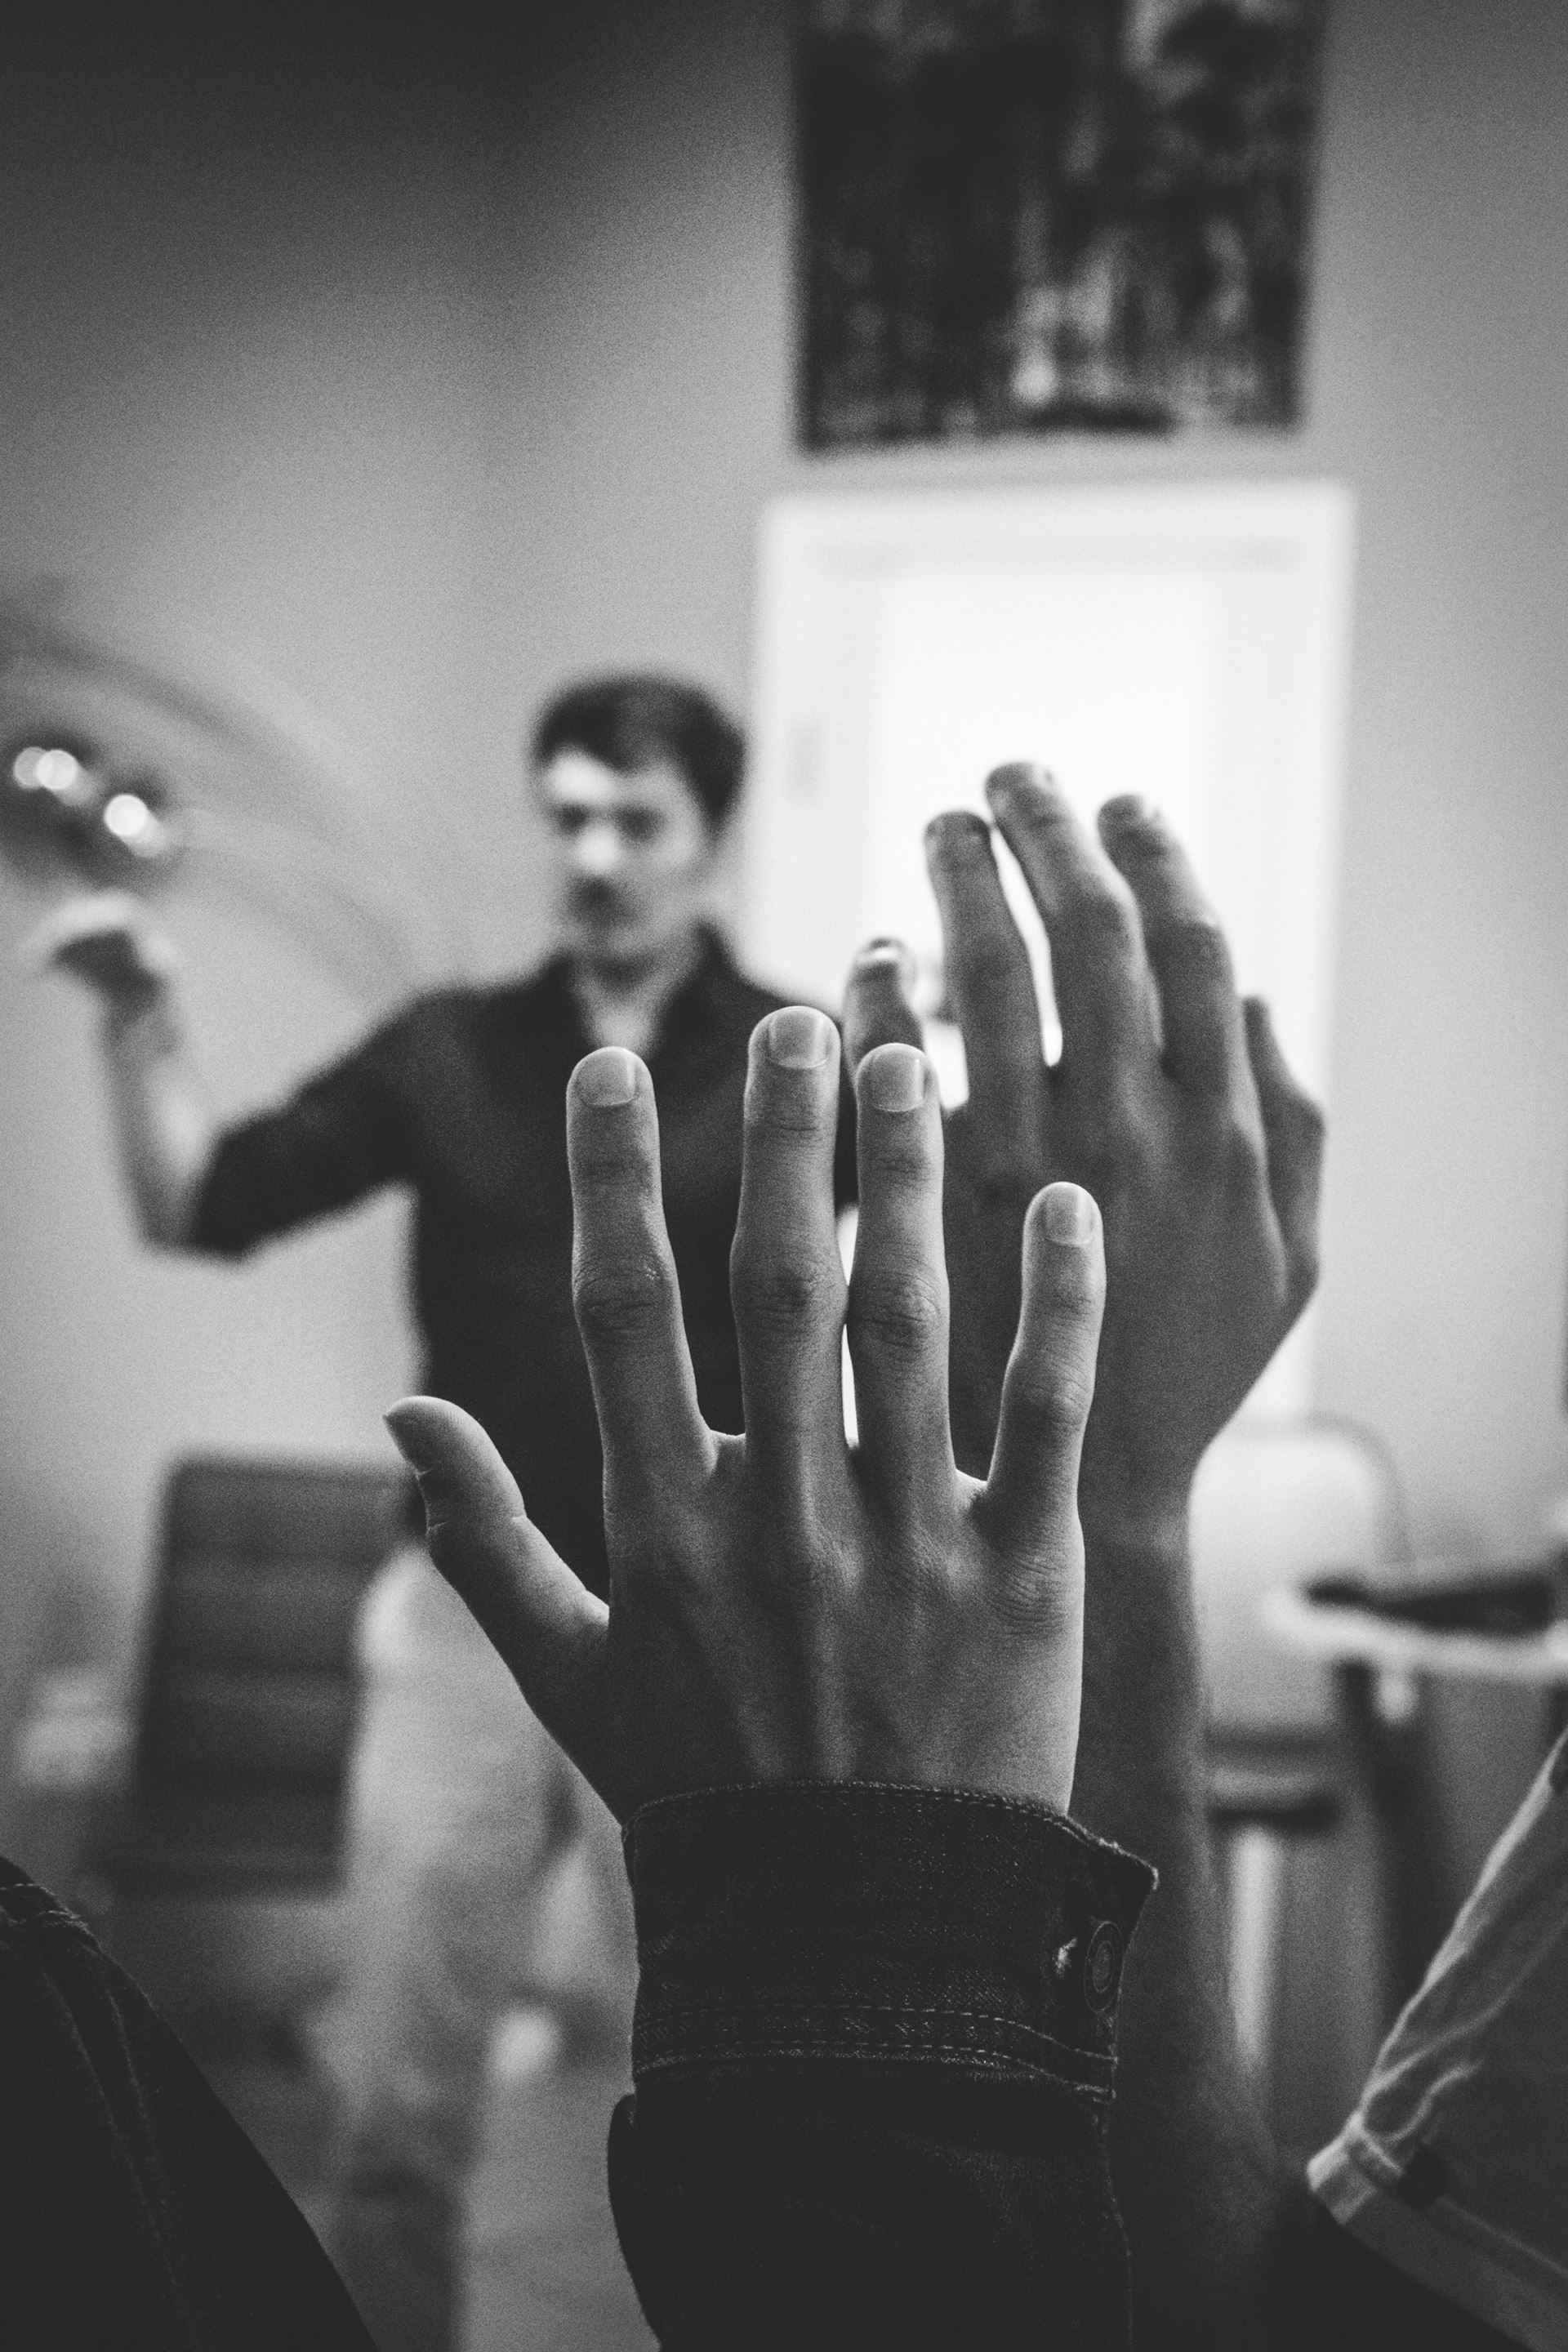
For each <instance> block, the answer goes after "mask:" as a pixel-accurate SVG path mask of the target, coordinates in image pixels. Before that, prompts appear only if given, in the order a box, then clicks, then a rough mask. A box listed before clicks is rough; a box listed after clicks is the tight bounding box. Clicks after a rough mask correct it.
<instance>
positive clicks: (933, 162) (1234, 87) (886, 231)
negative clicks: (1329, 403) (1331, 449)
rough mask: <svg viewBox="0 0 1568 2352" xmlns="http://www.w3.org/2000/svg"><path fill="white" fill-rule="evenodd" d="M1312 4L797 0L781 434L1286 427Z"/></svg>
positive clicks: (1308, 182) (1290, 417)
mask: <svg viewBox="0 0 1568 2352" xmlns="http://www.w3.org/2000/svg"><path fill="white" fill-rule="evenodd" d="M1322 13H1323V0H802V20H801V28H800V53H799V61H798V80H797V108H798V122H797V128H798V153H799V174H800V199H801V254H800V262H801V288H800V303H801V371H800V417H801V433H802V438H803V439H804V441H805V444H806V446H808V447H810V448H814V449H837V448H855V447H866V446H875V445H878V444H883V443H889V442H909V441H963V440H971V439H974V438H978V437H982V436H990V435H995V434H1003V433H1032V432H1042V431H1057V430H1062V429H1072V428H1077V429H1080V430H1082V429H1089V430H1100V431H1128V430H1132V431H1163V430H1166V429H1168V428H1171V427H1173V426H1176V425H1194V424H1195V425H1275V426H1279V425H1290V424H1292V423H1293V422H1294V421H1295V419H1296V417H1297V415H1298V414H1299V410H1300V373H1301V342H1302V328H1303V321H1304V317H1305V312H1306V304H1307V262H1308V246H1309V236H1308V231H1309V225H1310V209H1311V194H1312V177H1313V158H1314V153H1315V148H1316V133H1317V121H1318V106H1319V82H1320V52H1321V27H1322Z"/></svg>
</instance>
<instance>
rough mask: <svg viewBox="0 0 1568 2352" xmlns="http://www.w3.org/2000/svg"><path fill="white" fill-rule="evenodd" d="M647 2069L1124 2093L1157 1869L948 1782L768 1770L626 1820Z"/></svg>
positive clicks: (1055, 1822) (638, 2071)
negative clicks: (946, 2080) (896, 2077)
mask: <svg viewBox="0 0 1568 2352" xmlns="http://www.w3.org/2000/svg"><path fill="white" fill-rule="evenodd" d="M625 1844H626V1868H627V1872H628V1874H629V1875H630V1878H631V1885H632V1897H633V1902H634V1904H635V1906H636V1911H637V1952H638V1958H639V1962H640V1967H641V1975H640V1979H639V1982H638V1987H637V2015H636V2020H635V2022H634V2026H633V2032H632V2068H633V2073H634V2075H635V2076H636V2078H637V2081H638V2082H639V2083H641V2082H644V2081H646V2080H648V2079H650V2078H652V2077H656V2076H658V2077H661V2078H668V2076H670V2075H671V2074H678V2073H680V2072H683V2071H685V2072H696V2071H701V2072H704V2073H707V2072H710V2071H711V2070H712V2069H713V2068H715V2067H736V2066H745V2067H752V2068H755V2067H758V2066H763V2065H765V2066H770V2067H778V2066H783V2067H789V2066H791V2065H794V2064H798V2063H802V2062H805V2063H810V2064H811V2065H812V2066H813V2067H818V2066H821V2065H823V2064H824V2063H828V2064H838V2065H847V2066H855V2067H865V2066H867V2065H873V2064H874V2065H883V2066H885V2065H888V2064H897V2065H903V2066H910V2065H915V2066H928V2067H929V2066H940V2067H944V2068H947V2069H950V2070H956V2071H958V2072H960V2073H963V2074H968V2075H970V2076H978V2077H984V2078H985V2079H987V2080H990V2081H1013V2082H1031V2081H1040V2080H1049V2081H1052V2082H1055V2083H1058V2084H1065V2085H1066V2086H1068V2088H1070V2089H1072V2090H1075V2091H1077V2092H1079V2093H1080V2094H1081V2095H1085V2096H1087V2097H1089V2098H1090V2099H1096V2100H1105V2099H1109V2097H1110V2090H1111V2081H1112V2075H1113V2071H1114V2066H1115V2053H1116V2008H1117V2000H1118V1995H1119V1993H1120V1990H1121V1964H1122V1958H1123V1956H1124V1954H1125V1951H1126V1948H1127V1942H1128V1939H1129V1937H1131V1933H1132V1930H1133V1928H1134V1927H1135V1926H1136V1924H1137V1920H1138V1915H1139V1913H1140V1912H1141V1911H1142V1907H1143V1904H1144V1901H1145V1899H1146V1897H1147V1896H1148V1895H1149V1892H1150V1890H1151V1888H1152V1886H1153V1885H1154V1873H1153V1871H1152V1869H1151V1868H1150V1867H1149V1865H1148V1864H1147V1863H1144V1862H1140V1861H1139V1860H1138V1859H1137V1857H1136V1856H1135V1855H1133V1854H1130V1853H1124V1852H1123V1851H1122V1850H1121V1847H1119V1846H1113V1845H1107V1844H1105V1843H1103V1842H1102V1841H1101V1840H1100V1839H1099V1838H1094V1837H1090V1836H1089V1832H1087V1831H1086V1830H1083V1829H1080V1828H1079V1825H1078V1823H1077V1822H1071V1821H1068V1819H1066V1817H1065V1816H1064V1815H1062V1814H1060V1813H1053V1812H1049V1811H1047V1810H1046V1808H1045V1807H1044V1806H1039V1805H1033V1804H1029V1803H1026V1802H1024V1801H1021V1800H1016V1799H1012V1798H1005V1797H994V1796H986V1795H982V1794H980V1793H979V1792H977V1791H970V1790H955V1789H925V1788H921V1789H906V1788H888V1787H880V1786H877V1785H873V1784H870V1783H866V1782H858V1781H857V1782H823V1781H813V1782H782V1783H781V1782H771V1783H768V1784H766V1785H759V1786H754V1787H746V1788H733V1789H710V1790H700V1791H698V1792H697V1793H695V1794H693V1795H690V1796H681V1797H665V1798H661V1799H659V1800H658V1801H656V1802H655V1803H653V1804H648V1805H645V1806H643V1807H642V1809H641V1810H640V1811H638V1812H637V1813H636V1814H635V1815H634V1816H633V1818H632V1820H631V1822H629V1823H628V1824H627V1827H626V1838H625Z"/></svg>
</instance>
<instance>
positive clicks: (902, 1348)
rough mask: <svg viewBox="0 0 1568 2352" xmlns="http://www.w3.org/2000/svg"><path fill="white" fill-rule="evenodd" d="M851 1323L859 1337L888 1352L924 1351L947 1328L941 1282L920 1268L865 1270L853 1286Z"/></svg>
mask: <svg viewBox="0 0 1568 2352" xmlns="http://www.w3.org/2000/svg"><path fill="white" fill-rule="evenodd" d="M851 1326H852V1328H853V1330H854V1332H855V1335H856V1337H857V1339H864V1340H868V1341H869V1342H870V1343H871V1344H872V1345H873V1346H875V1347H878V1348H880V1349H884V1350H886V1352H887V1353H888V1354H889V1355H893V1356H921V1355H924V1354H926V1353H928V1352H929V1351H930V1349H931V1347H932V1346H933V1344H934V1343H936V1342H937V1341H939V1340H940V1339H942V1337H943V1336H944V1334H945V1331H946V1328H947V1298H946V1295H945V1292H944V1289H943V1286H942V1284H941V1283H940V1282H939V1281H938V1280H937V1278H936V1277H935V1276H934V1275H932V1274H930V1273H927V1272H923V1271H922V1272H919V1273H917V1272H914V1271H912V1270H910V1269H908V1268H903V1269H900V1271H898V1272H896V1273H895V1272H886V1273H882V1272H877V1271H874V1270H873V1271H871V1272H868V1274H867V1275H866V1276H864V1277H863V1278H862V1279H861V1281H860V1282H859V1283H858V1284H857V1286H856V1289H855V1295H854V1299H853V1303H852V1307H851Z"/></svg>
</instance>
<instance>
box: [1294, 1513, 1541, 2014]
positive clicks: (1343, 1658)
mask: <svg viewBox="0 0 1568 2352" xmlns="http://www.w3.org/2000/svg"><path fill="white" fill-rule="evenodd" d="M1538 1576H1539V1580H1540V1581H1541V1583H1542V1584H1543V1585H1545V1584H1548V1583H1549V1582H1550V1571H1549V1570H1545V1569H1542V1570H1540V1571H1538ZM1520 1581H1521V1577H1520V1572H1519V1571H1518V1570H1516V1569H1511V1568H1504V1567H1502V1566H1498V1567H1497V1568H1494V1569H1492V1570H1487V1569H1485V1568H1481V1569H1479V1570H1478V1569H1477V1568H1476V1567H1474V1566H1473V1565H1472V1564H1471V1563H1468V1562H1466V1561H1456V1560H1447V1561H1441V1562H1423V1563H1420V1564H1419V1567H1418V1569H1415V1570H1407V1571H1406V1573H1405V1575H1404V1576H1402V1578H1401V1580H1400V1586H1399V1588H1397V1589H1396V1591H1395V1592H1394V1593H1393V1594H1385V1595H1384V1599H1385V1600H1387V1599H1394V1600H1395V1601H1396V1600H1397V1599H1398V1597H1399V1593H1400V1591H1405V1592H1409V1591H1413V1590H1414V1591H1417V1592H1418V1593H1419V1595H1420V1597H1421V1601H1422V1602H1424V1603H1425V1604H1426V1605H1427V1606H1430V1605H1431V1603H1432V1601H1433V1600H1434V1599H1435V1598H1436V1596H1437V1595H1439V1594H1441V1593H1442V1592H1443V1591H1445V1589H1447V1591H1449V1592H1450V1593H1452V1594H1453V1595H1454V1596H1455V1602H1456V1606H1455V1609H1454V1611H1453V1612H1452V1614H1453V1615H1454V1616H1456V1617H1457V1618H1460V1619H1462V1618H1463V1616H1464V1615H1465V1614H1466V1613H1467V1612H1468V1613H1469V1614H1471V1615H1474V1616H1475V1617H1477V1618H1478V1619H1479V1620H1480V1621H1481V1622H1485V1621H1486V1619H1487V1618H1488V1616H1489V1614H1491V1613H1495V1612H1489V1611H1488V1609H1487V1607H1486V1597H1487V1594H1488V1591H1489V1589H1490V1590H1491V1591H1495V1592H1497V1593H1499V1594H1500V1595H1505V1594H1507V1593H1508V1592H1509V1589H1510V1586H1511V1585H1516V1584H1518V1583H1519V1582H1520ZM1548 1605H1550V1603H1548ZM1263 1616H1264V1623H1265V1625H1266V1628H1267V1630H1268V1633H1269V1635H1270V1637H1271V1639H1272V1640H1273V1641H1274V1642H1275V1643H1276V1644H1277V1645H1278V1647H1279V1650H1280V1652H1281V1653H1282V1654H1294V1655H1296V1656H1298V1657H1300V1658H1302V1659H1307V1660H1311V1661H1314V1662H1317V1663H1319V1664H1326V1665H1328V1666H1329V1667H1330V1668H1331V1672H1332V1675H1333V1680H1334V1691H1335V1700H1336V1706H1335V1713H1336V1717H1337V1720H1338V1722H1339V1724H1340V1727H1341V1734H1342V1747H1343V1751H1344V1753H1345V1755H1346V1757H1347V1758H1348V1759H1350V1760H1351V1768H1352V1771H1353V1772H1354V1774H1355V1776H1356V1779H1357V1780H1358V1782H1359V1784H1360V1785H1361V1786H1363V1788H1364V1789H1365V1790H1367V1791H1368V1794H1369V1796H1370V1799H1371V1801H1372V1808H1373V1810H1372V1815H1371V1828H1372V1832H1373V1836H1374V1838H1375V1841H1376V1849H1377V1874H1378V1879H1379V1883H1380V1885H1382V1887H1383V1889H1384V1902H1385V1906H1386V1918H1385V1923H1384V1925H1385V1943H1384V1955H1383V1958H1384V1982H1383V2006H1384V2013H1385V2015H1386V2016H1387V2017H1388V2018H1389V2019H1390V2020H1392V2017H1393V2015H1394V2013H1395V2012H1396V2011H1398V2010H1399V2009H1400V2008H1402V2007H1403V2005H1404V2003H1405V2001H1406V2000H1408V1999H1409V1997H1410V1995H1411V1994H1412V1993H1413V1992H1414V1991H1415V1988H1416V1986H1417V1985H1418V1984H1419V1983H1420V1981H1421V1978H1422V1976H1423V1975H1424V1973H1425V1971H1426V1964H1427V1962H1428V1960H1429V1959H1430V1958H1431V1957H1432V1954H1433V1952H1434V1951H1435V1950H1436V1947H1437V1945H1438V1944H1439V1943H1440V1942H1441V1940H1442V1938H1443V1937H1444V1936H1445V1935H1446V1934H1447V1929H1448V1927H1449V1924H1450V1920H1451V1917H1452V1914H1453V1909H1454V1901H1453V1897H1454V1895H1455V1892H1456V1890H1455V1889H1453V1888H1451V1887H1449V1886H1448V1885H1447V1884H1446V1880H1445V1873H1444V1869H1443V1859H1444V1857H1443V1851H1442V1830H1443V1823H1442V1822H1441V1820H1440V1818H1439V1815H1440V1811H1441V1795H1442V1792H1441V1789H1440V1787H1439V1786H1437V1785H1436V1775H1435V1773H1434V1772H1433V1770H1432V1769H1431V1765H1430V1759H1429V1758H1428V1755H1427V1752H1426V1750H1427V1741H1426V1736H1425V1735H1426V1714H1427V1711H1428V1697H1429V1693H1430V1691H1431V1689H1432V1687H1433V1686H1434V1685H1454V1684H1458V1683H1491V1684H1513V1685H1521V1686H1523V1687H1524V1688H1526V1689H1529V1690H1533V1691H1539V1692H1540V1693H1541V1695H1542V1702H1543V1704H1542V1717H1541V1734H1542V1737H1541V1750H1542V1754H1544V1752H1545V1749H1546V1747H1547V1746H1548V1745H1549V1744H1550V1742H1551V1740H1552V1738H1555V1737H1557V1736H1559V1735H1560V1734H1561V1732H1562V1730H1563V1727H1564V1725H1565V1724H1568V1620H1564V1619H1563V1618H1562V1617H1558V1618H1556V1619H1555V1620H1554V1621H1551V1622H1545V1623H1542V1624H1539V1625H1529V1626H1523V1625H1521V1627H1520V1629H1519V1630H1517V1631H1513V1632H1507V1633H1504V1632H1487V1631H1478V1630H1474V1629H1473V1628H1472V1627H1469V1626H1467V1625H1465V1624H1464V1623H1463V1622H1451V1623H1448V1624H1446V1625H1433V1624H1421V1623H1416V1622H1405V1621H1404V1620H1401V1619H1399V1618H1397V1617H1394V1616H1391V1615H1385V1614H1383V1613H1381V1611H1379V1610H1374V1609H1370V1608H1362V1607H1357V1606H1355V1605H1353V1603H1352V1604H1349V1605H1347V1604H1346V1603H1344V1602H1339V1603H1336V1602H1334V1601H1329V1600H1327V1599H1324V1598H1321V1597H1319V1596H1317V1595H1315V1594H1314V1593H1312V1592H1311V1591H1301V1590H1291V1589H1289V1588H1285V1589H1282V1590H1279V1591H1274V1592H1272V1593H1270V1594H1269V1596H1268V1601H1267V1602H1266V1604H1265V1608H1264V1612H1263Z"/></svg>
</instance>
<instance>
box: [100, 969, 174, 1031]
mask: <svg viewBox="0 0 1568 2352" xmlns="http://www.w3.org/2000/svg"><path fill="white" fill-rule="evenodd" d="M179 1034H180V1029H179V1018H178V1014H177V1013H176V1010H175V1005H174V992H173V990H172V989H171V988H170V986H169V983H168V982H167V980H166V979H164V978H163V975H162V974H161V973H157V972H147V973H144V974H142V975H140V976H139V977H138V978H137V979H136V980H134V981H122V982H119V983H117V985H116V986H115V987H114V989H113V990H112V991H111V992H107V993H106V994H105V996H104V1000H103V1035H104V1040H105V1043H106V1044H108V1045H119V1044H120V1043H121V1041H122V1040H126V1039H130V1038H132V1037H135V1038H136V1039H138V1040H139V1041H140V1040H141V1039H143V1038H146V1039H148V1040H151V1041H152V1042H153V1043H155V1044H157V1045H176V1044H177V1043H178V1042H179Z"/></svg>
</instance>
